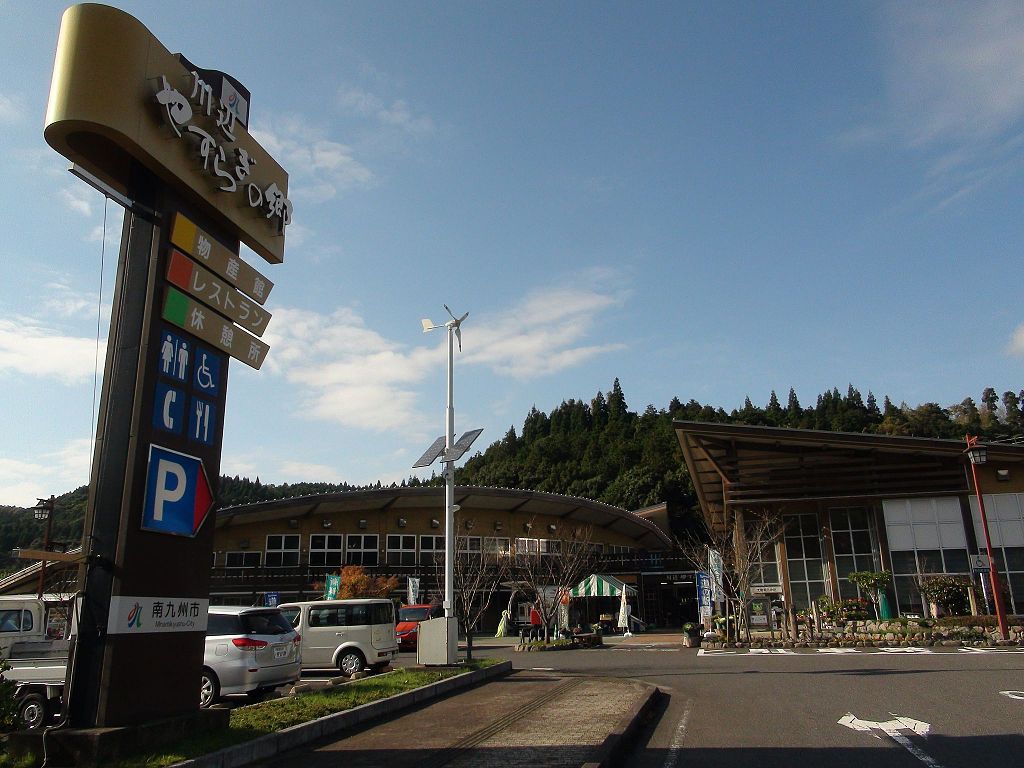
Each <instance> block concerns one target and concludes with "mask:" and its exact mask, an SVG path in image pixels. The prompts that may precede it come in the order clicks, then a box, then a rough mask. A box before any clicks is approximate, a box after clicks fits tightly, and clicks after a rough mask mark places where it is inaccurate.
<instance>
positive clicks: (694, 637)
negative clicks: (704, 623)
mask: <svg viewBox="0 0 1024 768" xmlns="http://www.w3.org/2000/svg"><path fill="white" fill-rule="evenodd" d="M698 629H699V628H698V627H697V625H696V624H694V623H693V622H692V621H688V622H686V623H685V624H683V645H684V646H686V647H687V648H692V647H694V646H697V645H700V635H699V634H698Z"/></svg>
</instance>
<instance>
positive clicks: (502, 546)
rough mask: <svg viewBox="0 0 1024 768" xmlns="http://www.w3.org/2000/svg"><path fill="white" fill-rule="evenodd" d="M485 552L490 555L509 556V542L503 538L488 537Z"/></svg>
mask: <svg viewBox="0 0 1024 768" xmlns="http://www.w3.org/2000/svg"><path fill="white" fill-rule="evenodd" d="M484 552H485V553H487V554H488V555H507V554H509V540H508V539H507V538H505V537H502V536H487V537H485V538H484Z"/></svg>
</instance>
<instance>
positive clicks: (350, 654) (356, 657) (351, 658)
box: [338, 649, 366, 675]
mask: <svg viewBox="0 0 1024 768" xmlns="http://www.w3.org/2000/svg"><path fill="white" fill-rule="evenodd" d="M364 666H366V661H365V659H363V654H361V653H360V652H359V651H357V650H354V649H350V650H346V651H342V652H341V655H340V656H339V657H338V669H340V670H341V671H342V674H345V675H354V674H355V673H356V672H362V671H363V667H364Z"/></svg>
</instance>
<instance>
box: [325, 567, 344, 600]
mask: <svg viewBox="0 0 1024 768" xmlns="http://www.w3.org/2000/svg"><path fill="white" fill-rule="evenodd" d="M340 589H341V576H339V575H338V574H336V573H331V574H328V576H327V578H326V579H325V580H324V600H337V599H338V592H339V591H340Z"/></svg>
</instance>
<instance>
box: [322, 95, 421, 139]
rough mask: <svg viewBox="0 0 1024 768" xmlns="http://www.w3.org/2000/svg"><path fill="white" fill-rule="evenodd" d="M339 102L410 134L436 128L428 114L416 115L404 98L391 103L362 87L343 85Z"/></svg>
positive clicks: (344, 107) (347, 108)
mask: <svg viewBox="0 0 1024 768" xmlns="http://www.w3.org/2000/svg"><path fill="white" fill-rule="evenodd" d="M338 104H339V105H340V106H341V107H342V109H346V110H348V111H350V112H353V113H355V114H357V115H360V116H361V117H367V118H372V119H374V120H376V121H377V122H379V123H381V124H382V125H386V126H390V127H393V128H399V129H401V130H402V131H405V132H406V133H410V134H427V133H431V132H433V130H434V121H433V120H431V119H430V117H428V116H427V115H414V114H413V112H412V110H411V109H410V108H409V105H408V104H407V103H406V102H405V101H404V100H402V99H394V100H392V101H391V102H390V103H388V102H386V101H385V100H384V99H382V98H381V97H380V96H377V95H375V94H372V93H369V92H367V91H364V90H363V89H361V88H355V87H343V88H340V89H339V90H338Z"/></svg>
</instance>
